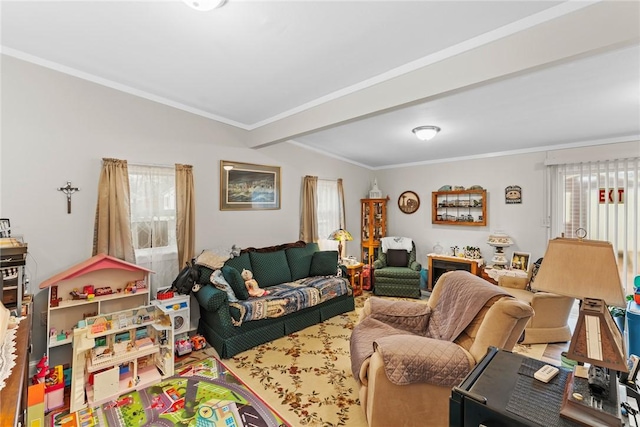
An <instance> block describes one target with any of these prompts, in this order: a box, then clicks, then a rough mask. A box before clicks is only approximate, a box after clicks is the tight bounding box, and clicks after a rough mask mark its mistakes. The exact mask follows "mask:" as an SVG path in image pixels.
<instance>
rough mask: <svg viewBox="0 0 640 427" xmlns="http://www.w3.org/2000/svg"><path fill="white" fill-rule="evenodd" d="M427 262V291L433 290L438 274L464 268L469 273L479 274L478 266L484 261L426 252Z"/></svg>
mask: <svg viewBox="0 0 640 427" xmlns="http://www.w3.org/2000/svg"><path fill="white" fill-rule="evenodd" d="M427 262H428V265H429V268H428V270H429V280H428V283H427V289H428V290H429V291H432V290H433V285H435V284H436V282H437V281H438V279H439V278H440V276H442V275H443V274H444V273H446V272H447V271H453V270H466V271H468V272H470V273H471V274H475V275H476V276H479V275H480V270H481V269H480V267H482V264H483V263H484V261H483V260H482V259H470V258H461V257H455V256H448V255H437V254H428V255H427Z"/></svg>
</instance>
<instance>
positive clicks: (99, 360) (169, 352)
mask: <svg viewBox="0 0 640 427" xmlns="http://www.w3.org/2000/svg"><path fill="white" fill-rule="evenodd" d="M81 323H82V326H81V327H78V328H76V329H75V330H74V332H73V335H74V338H73V361H74V364H73V373H72V378H71V392H70V398H69V401H70V410H71V411H72V412H75V411H77V410H79V409H82V408H84V407H86V406H87V405H88V406H89V407H95V406H98V405H101V404H103V403H106V402H108V401H109V400H113V399H115V398H117V397H118V396H120V395H122V394H125V393H128V392H130V391H133V390H136V389H140V388H144V387H147V386H149V385H152V384H155V383H157V382H158V381H160V380H162V379H164V378H167V377H170V376H172V375H173V372H174V367H173V327H172V325H171V317H170V316H169V315H167V314H165V313H164V312H163V311H162V310H160V308H158V307H157V306H156V305H148V306H143V307H138V308H135V309H131V310H123V311H118V312H114V313H109V314H104V315H99V316H94V317H89V318H87V319H86V320H85V321H83V322H81ZM85 392H86V399H85Z"/></svg>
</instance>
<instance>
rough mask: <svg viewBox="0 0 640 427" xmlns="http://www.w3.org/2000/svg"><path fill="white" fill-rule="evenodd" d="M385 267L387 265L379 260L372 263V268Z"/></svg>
mask: <svg viewBox="0 0 640 427" xmlns="http://www.w3.org/2000/svg"><path fill="white" fill-rule="evenodd" d="M386 266H387V264H386V263H384V262H382V261H381V260H379V259H377V260H375V261H373V268H385V267H386Z"/></svg>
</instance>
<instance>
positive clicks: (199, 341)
mask: <svg viewBox="0 0 640 427" xmlns="http://www.w3.org/2000/svg"><path fill="white" fill-rule="evenodd" d="M206 346H207V340H205V339H204V337H203V336H202V335H194V336H192V337H191V347H192V348H193V349H194V350H202V349H203V348H205V347H206Z"/></svg>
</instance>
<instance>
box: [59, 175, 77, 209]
mask: <svg viewBox="0 0 640 427" xmlns="http://www.w3.org/2000/svg"><path fill="white" fill-rule="evenodd" d="M58 191H62V192H63V193H64V194H66V195H67V213H68V214H70V213H71V195H72V194H73V193H75V192H76V191H80V189H79V188H78V187H72V186H71V181H67V185H66V186H65V187H60V188H58Z"/></svg>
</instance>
